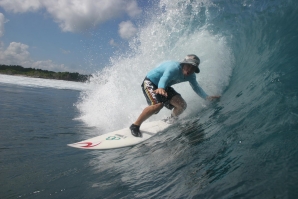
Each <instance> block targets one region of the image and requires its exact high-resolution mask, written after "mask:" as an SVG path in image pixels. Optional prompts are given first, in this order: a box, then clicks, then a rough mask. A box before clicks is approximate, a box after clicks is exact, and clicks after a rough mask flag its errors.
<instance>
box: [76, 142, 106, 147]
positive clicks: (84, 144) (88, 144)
mask: <svg viewBox="0 0 298 199" xmlns="http://www.w3.org/2000/svg"><path fill="white" fill-rule="evenodd" d="M100 143H101V142H99V143H92V142H79V143H77V144H80V145H82V146H81V147H83V148H91V147H95V146H97V145H99V144H100Z"/></svg>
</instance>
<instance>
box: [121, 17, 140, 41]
mask: <svg viewBox="0 0 298 199" xmlns="http://www.w3.org/2000/svg"><path fill="white" fill-rule="evenodd" d="M136 32H137V28H136V27H135V26H134V25H133V23H132V22H131V21H123V22H121V23H120V24H119V35H120V37H121V38H123V39H129V38H131V37H133V36H134V35H135V34H136Z"/></svg>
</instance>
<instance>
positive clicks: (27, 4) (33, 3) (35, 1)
mask: <svg viewBox="0 0 298 199" xmlns="http://www.w3.org/2000/svg"><path fill="white" fill-rule="evenodd" d="M41 2H42V1H41V0H21V1H20V0H0V6H1V7H3V8H4V9H5V10H8V11H12V12H15V13H18V12H19V13H23V12H30V11H36V10H38V9H40V8H41V7H42V3H41Z"/></svg>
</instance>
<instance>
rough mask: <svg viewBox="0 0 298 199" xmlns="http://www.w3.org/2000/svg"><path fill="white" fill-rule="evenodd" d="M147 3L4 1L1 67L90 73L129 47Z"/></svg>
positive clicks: (113, 0)
mask: <svg viewBox="0 0 298 199" xmlns="http://www.w3.org/2000/svg"><path fill="white" fill-rule="evenodd" d="M149 2H150V1H148V0H142V1H137V0H55V1H52V0H0V64H5V65H21V66H23V67H25V68H39V69H43V70H50V71H56V72H63V71H69V72H79V73H82V74H90V73H93V72H96V71H98V70H100V68H103V67H105V66H106V65H108V64H109V60H110V57H111V56H113V55H114V53H115V52H124V51H126V50H127V49H128V41H129V40H130V39H132V38H133V37H134V36H135V35H136V33H137V31H138V25H139V23H140V21H142V17H143V16H144V11H145V10H146V9H147V8H149V7H150V6H151V5H150V3H149Z"/></svg>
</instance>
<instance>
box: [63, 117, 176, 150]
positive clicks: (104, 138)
mask: <svg viewBox="0 0 298 199" xmlns="http://www.w3.org/2000/svg"><path fill="white" fill-rule="evenodd" d="M168 126H170V124H168V123H165V122H163V121H155V122H148V123H144V124H142V126H141V128H140V131H141V132H142V134H143V136H142V137H135V136H133V135H132V134H131V132H130V129H129V128H125V129H121V130H118V131H114V132H110V133H107V134H104V135H100V136H97V137H94V138H91V139H87V140H84V141H81V142H76V143H73V144H68V146H71V147H75V148H80V149H115V148H121V147H126V146H133V145H136V144H138V143H141V142H143V141H145V140H147V139H149V138H150V137H152V136H154V135H155V134H156V133H158V132H160V131H162V130H164V129H165V128H167V127H168Z"/></svg>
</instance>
